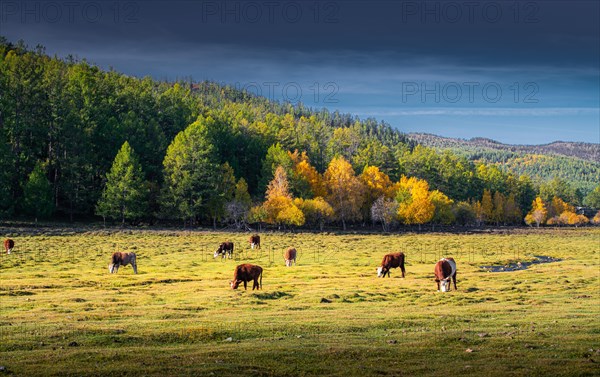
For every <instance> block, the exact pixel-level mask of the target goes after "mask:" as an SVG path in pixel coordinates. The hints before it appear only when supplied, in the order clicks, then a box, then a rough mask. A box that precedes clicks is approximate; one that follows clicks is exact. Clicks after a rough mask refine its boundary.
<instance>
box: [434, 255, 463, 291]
mask: <svg viewBox="0 0 600 377" xmlns="http://www.w3.org/2000/svg"><path fill="white" fill-rule="evenodd" d="M434 273H435V282H436V283H437V287H438V291H439V290H440V287H441V290H442V292H448V291H450V279H452V280H453V281H454V289H456V290H458V288H456V262H455V261H454V259H453V258H442V259H440V260H439V261H438V262H437V263H436V264H435V269H434Z"/></svg>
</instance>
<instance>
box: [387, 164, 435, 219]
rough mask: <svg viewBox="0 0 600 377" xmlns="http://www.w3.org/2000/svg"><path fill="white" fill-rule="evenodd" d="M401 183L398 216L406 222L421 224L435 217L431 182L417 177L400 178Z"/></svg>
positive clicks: (397, 197) (397, 196) (397, 198)
mask: <svg viewBox="0 0 600 377" xmlns="http://www.w3.org/2000/svg"><path fill="white" fill-rule="evenodd" d="M399 183H400V185H399V189H398V194H397V195H396V200H397V201H398V204H399V206H398V218H399V219H400V221H402V222H403V223H404V224H407V225H412V224H417V225H419V229H421V225H422V224H425V223H427V222H429V221H431V219H432V218H433V215H434V212H435V206H434V205H433V203H432V201H431V197H430V195H429V184H428V183H427V181H425V180H423V179H418V178H415V177H410V178H407V177H406V176H402V177H401V178H400V182H399Z"/></svg>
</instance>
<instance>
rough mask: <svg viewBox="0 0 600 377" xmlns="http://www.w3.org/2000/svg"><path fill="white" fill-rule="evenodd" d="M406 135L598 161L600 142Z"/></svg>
mask: <svg viewBox="0 0 600 377" xmlns="http://www.w3.org/2000/svg"><path fill="white" fill-rule="evenodd" d="M408 137H409V138H410V139H412V140H414V141H415V142H417V143H419V144H422V145H427V146H430V147H436V148H442V149H448V148H459V149H463V148H469V147H475V148H478V147H480V148H488V149H496V150H501V151H508V152H521V153H527V154H541V155H561V156H566V157H577V158H579V159H582V160H586V161H591V162H598V161H599V160H600V144H593V143H581V142H569V141H555V142H553V143H549V144H540V145H512V144H502V143H500V142H498V141H495V140H492V139H487V138H483V137H475V138H472V139H469V140H465V139H455V138H449V137H442V136H437V135H432V134H426V133H410V134H408Z"/></svg>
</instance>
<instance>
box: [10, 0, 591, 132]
mask: <svg viewBox="0 0 600 377" xmlns="http://www.w3.org/2000/svg"><path fill="white" fill-rule="evenodd" d="M599 12H600V2H598V1H427V2H424V1H403V0H399V1H394V0H389V1H381V0H376V1H365V0H360V1H348V0H344V1H327V0H324V1H314V0H295V1H162V0H160V1H153V0H150V1H93V0H92V1H79V2H77V1H52V0H51V1H27V0H26V1H15V0H2V1H1V2H0V34H1V35H4V36H6V37H8V39H9V40H11V41H16V40H18V39H23V40H25V41H26V42H27V43H28V44H30V45H36V44H38V43H40V44H43V45H45V46H46V47H47V51H48V53H50V54H58V55H59V56H66V55H68V54H74V55H78V56H80V57H82V58H84V57H85V58H87V59H88V60H89V61H91V62H94V63H97V64H99V65H100V66H102V67H104V68H107V67H109V66H113V67H114V68H115V69H117V70H119V71H122V72H124V73H127V74H130V75H136V76H145V75H150V76H153V77H155V78H158V79H169V80H173V79H175V78H185V77H192V78H193V79H195V80H203V79H209V80H214V81H217V82H224V83H229V84H232V85H238V86H239V87H242V88H244V87H254V88H255V89H256V87H258V88H257V90H256V92H258V94H262V95H267V96H270V95H271V94H273V97H274V99H289V97H286V94H287V93H286V92H285V88H286V83H287V84H290V83H291V84H293V85H295V86H296V87H298V88H300V90H301V91H302V95H301V96H300V97H299V100H301V101H302V102H304V103H306V104H307V105H309V106H314V107H328V108H330V109H332V110H333V109H341V110H343V111H347V112H351V113H355V114H358V115H361V116H362V117H366V116H376V117H378V118H380V119H381V118H383V119H385V120H388V121H389V122H390V123H392V124H393V125H395V126H397V127H399V128H401V129H403V130H405V131H412V130H420V131H428V132H438V133H442V134H451V135H452V136H465V137H467V136H488V137H494V138H497V139H500V140H504V141H518V140H522V139H523V137H524V135H527V137H531V135H539V136H536V137H537V138H536V141H537V142H547V141H552V139H548V138H553V139H555V138H562V139H569V138H570V137H572V135H575V134H577V133H576V132H568V128H569V127H570V128H571V129H574V128H578V130H579V131H578V132H580V134H581V136H577V138H578V140H588V141H589V140H594V139H597V135H598V122H599V114H598V102H599V101H600V98H599V97H600V96H599V82H598V76H599V68H598V66H599V60H600V59H599V49H600V48H599V46H600V40H599V38H600V29H599V28H600V26H599V24H600V22H599V21H598V19H599ZM273 82H276V83H277V87H276V89H277V92H276V93H275V92H274V93H271V92H270V90H271V86H270V85H272V84H271V83H273ZM465 83H476V84H477V91H476V92H474V93H473V94H474V100H473V101H470V97H469V96H470V94H471V93H469V94H468V93H467V90H470V88H471V87H470V86H468V85H465ZM469 85H471V84H469ZM531 85H533V86H531ZM315 86H316V87H318V90H319V92H318V93H317V94H318V96H316V95H315V89H314V88H315ZM486 86H491V87H492V88H496V89H497V88H500V89H501V90H502V93H501V94H502V95H501V96H499V97H498V100H497V101H495V99H494V100H490V98H489V93H487V92H486V91H485V90H483V91H482V88H486ZM447 87H450V88H451V89H452V88H456V87H459V88H460V90H462V91H463V93H462V96H461V97H460V100H459V101H453V100H451V98H449V96H448V95H447V94H448V93H446V91H445V88H447ZM515 87H516V89H515ZM406 88H411V90H413V91H414V88H418V89H419V90H418V92H416V93H414V95H412V96H409V95H407V93H406V91H405V89H406ZM431 88H434V91H435V93H433V94H432V95H430V94H426V95H423V94H424V93H425V91H426V90H428V89H431ZM531 88H533V89H531ZM421 89H423V90H421ZM532 93H533V94H534V95H533V96H530V97H531V98H533V99H535V101H534V102H531V101H530V102H526V101H524V100H525V99H527V98H529V97H527V96H528V95H531V94H532ZM328 95H329V96H328ZM295 98H296V97H295ZM324 99H328V100H331V101H324ZM507 118H509V120H508V121H507ZM506 122H512V124H513V125H514V124H518V125H519V126H518V127H516V128H515V127H514V126H513V127H512V128H510V127H498V125H499V124H505V123H506ZM469 124H470V125H471V127H470V128H469V127H468V126H467V125H469ZM475 124H477V125H479V126H478V131H474V129H473V127H475V126H474V125H475ZM528 124H530V125H531V127H530V128H531V129H530V130H527V127H528V126H527V125H528ZM441 125H443V126H441ZM428 127H429V128H428ZM436 127H437V128H436ZM443 127H445V128H443ZM540 127H546V128H547V129H548V132H545V133H543V134H540V133H539V132H538V129H539V128H540ZM565 130H566V131H565ZM563 134H564V136H562V137H561V136H560V135H563ZM550 135H551V136H550Z"/></svg>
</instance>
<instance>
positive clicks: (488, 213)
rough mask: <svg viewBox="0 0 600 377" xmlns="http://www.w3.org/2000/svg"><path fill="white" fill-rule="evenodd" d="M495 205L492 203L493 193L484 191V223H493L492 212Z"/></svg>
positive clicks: (482, 209) (482, 200)
mask: <svg viewBox="0 0 600 377" xmlns="http://www.w3.org/2000/svg"><path fill="white" fill-rule="evenodd" d="M493 210H494V205H493V202H492V193H491V192H490V190H488V189H484V190H483V197H482V198H481V213H482V215H483V222H488V221H492V211H493Z"/></svg>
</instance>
